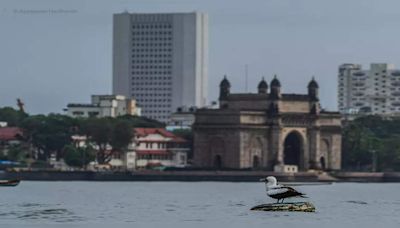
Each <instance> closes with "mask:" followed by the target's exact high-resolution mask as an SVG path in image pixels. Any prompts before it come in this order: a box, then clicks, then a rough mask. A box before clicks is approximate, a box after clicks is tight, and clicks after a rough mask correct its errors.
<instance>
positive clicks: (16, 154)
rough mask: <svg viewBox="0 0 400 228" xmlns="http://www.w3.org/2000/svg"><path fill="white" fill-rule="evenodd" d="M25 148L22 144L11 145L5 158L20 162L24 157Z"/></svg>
mask: <svg viewBox="0 0 400 228" xmlns="http://www.w3.org/2000/svg"><path fill="white" fill-rule="evenodd" d="M26 155H27V153H26V148H24V147H23V146H22V145H12V146H10V148H8V152H7V158H8V160H10V161H16V162H22V161H24V160H25V158H26Z"/></svg>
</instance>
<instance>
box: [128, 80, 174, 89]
mask: <svg viewBox="0 0 400 228" xmlns="http://www.w3.org/2000/svg"><path fill="white" fill-rule="evenodd" d="M147 85H150V86H151V85H155V86H156V85H172V82H165V81H164V82H137V83H133V82H132V86H147ZM156 89H158V88H156Z"/></svg>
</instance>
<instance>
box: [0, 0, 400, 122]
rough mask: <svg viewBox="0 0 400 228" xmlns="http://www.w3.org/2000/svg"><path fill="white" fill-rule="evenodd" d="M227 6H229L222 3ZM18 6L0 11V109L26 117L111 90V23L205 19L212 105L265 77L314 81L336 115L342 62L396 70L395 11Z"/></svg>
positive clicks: (17, 2) (123, 1)
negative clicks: (228, 91) (166, 16)
mask: <svg viewBox="0 0 400 228" xmlns="http://www.w3.org/2000/svg"><path fill="white" fill-rule="evenodd" d="M228 2H229V4H227V3H228ZM251 3H252V4H248V3H246V2H245V1H239V0H232V1H212V0H204V1H194V0H186V1H184V0H147V1H146V0H136V1H128V0H119V1H105V0H101V1H96V0H86V1H78V0H73V1H50V0H47V1H45V0H38V1H28V0H25V1H21V0H2V1H1V4H0V28H1V38H0V50H1V52H0V73H1V83H0V107H2V106H13V107H16V98H18V97H19V98H21V99H22V100H23V101H24V102H25V104H26V110H27V111H28V112H29V113H34V114H36V113H49V112H56V113H62V109H63V108H65V107H66V105H67V103H77V102H82V103H85V102H89V100H90V95H92V94H110V93H111V87H112V84H111V82H112V15H113V14H114V13H121V12H123V11H125V10H127V11H128V12H138V13H139V12H147V13H152V12H154V13H157V12H192V11H200V12H205V13H208V15H209V72H208V74H209V99H208V101H209V102H211V101H213V100H216V99H217V95H218V92H219V91H218V85H219V82H220V80H221V79H222V77H223V75H224V74H227V75H228V78H229V80H230V81H231V84H232V91H233V92H245V77H244V74H245V73H244V72H245V65H246V64H247V65H248V75H249V80H248V88H249V92H255V91H256V88H257V84H258V82H259V81H260V80H261V78H262V76H265V78H266V79H267V80H268V81H270V80H271V79H272V77H273V75H274V74H277V75H278V78H279V79H280V80H281V84H282V90H283V92H284V93H305V92H306V87H307V83H308V82H309V80H310V79H311V77H312V76H313V75H314V76H315V78H316V80H317V81H318V83H319V85H320V97H321V104H322V106H323V107H324V108H327V109H329V110H337V69H338V66H339V65H340V64H342V63H358V64H362V65H363V68H369V64H370V63H375V62H377V63H392V64H394V65H395V67H396V68H400V56H399V55H398V54H397V53H400V46H397V45H396V44H397V43H398V42H396V41H397V38H398V37H399V34H400V32H399V31H398V30H397V28H398V27H399V26H398V25H399V24H400V14H399V13H398V8H399V6H400V2H398V1H394V0H390V1H389V0H387V1H379V2H378V1H372V0H363V1H361V0H359V1H351V2H350V1H345V0H337V1H320V0H308V1H307V0H299V1H289V0H273V1H272V0H271V1H268V0H254V1H252V2H251Z"/></svg>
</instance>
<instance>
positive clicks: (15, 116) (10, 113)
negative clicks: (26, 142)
mask: <svg viewBox="0 0 400 228" xmlns="http://www.w3.org/2000/svg"><path fill="white" fill-rule="evenodd" d="M26 117H28V115H27V114H26V113H24V112H21V111H18V110H15V109H13V108H11V107H3V108H0V121H4V122H7V123H8V126H11V127H15V126H19V125H20V124H21V122H22V121H23V120H24V119H25V118H26Z"/></svg>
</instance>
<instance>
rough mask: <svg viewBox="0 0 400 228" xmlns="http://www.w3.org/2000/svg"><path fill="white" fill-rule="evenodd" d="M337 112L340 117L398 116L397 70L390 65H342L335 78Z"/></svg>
mask: <svg viewBox="0 0 400 228" xmlns="http://www.w3.org/2000/svg"><path fill="white" fill-rule="evenodd" d="M338 108H339V111H340V112H341V113H342V114H350V115H351V114H361V113H366V114H377V115H388V116H390V115H397V114H400V70H396V69H395V68H394V66H393V65H392V64H385V63H380V64H378V63H372V64H371V66H370V69H362V66H361V65H360V64H342V65H340V66H339V75H338Z"/></svg>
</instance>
